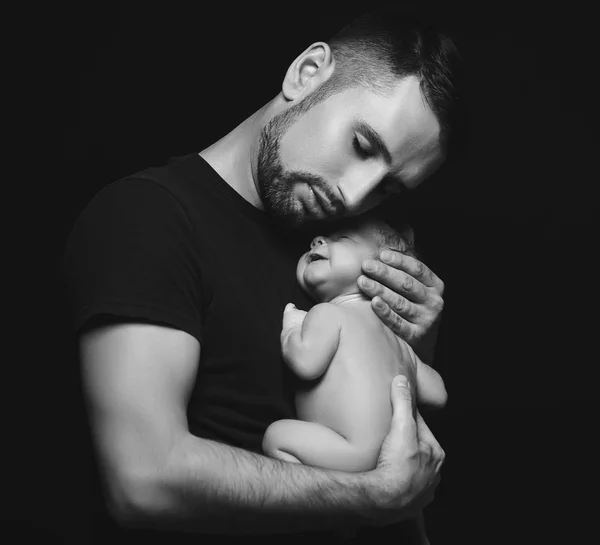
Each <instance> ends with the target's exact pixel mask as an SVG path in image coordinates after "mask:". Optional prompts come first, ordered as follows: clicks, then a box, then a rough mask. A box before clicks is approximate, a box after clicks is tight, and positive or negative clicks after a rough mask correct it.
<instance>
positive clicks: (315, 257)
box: [308, 253, 327, 263]
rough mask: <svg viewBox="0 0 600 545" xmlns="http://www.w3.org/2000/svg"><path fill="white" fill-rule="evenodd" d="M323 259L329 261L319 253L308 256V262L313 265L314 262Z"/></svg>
mask: <svg viewBox="0 0 600 545" xmlns="http://www.w3.org/2000/svg"><path fill="white" fill-rule="evenodd" d="M321 259H325V260H327V258H326V257H325V256H322V255H321V254H317V253H313V254H308V262H309V263H313V262H315V261H319V260H321Z"/></svg>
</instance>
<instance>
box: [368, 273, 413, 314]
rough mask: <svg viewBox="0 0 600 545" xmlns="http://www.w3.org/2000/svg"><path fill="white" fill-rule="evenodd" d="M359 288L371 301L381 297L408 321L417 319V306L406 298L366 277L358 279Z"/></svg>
mask: <svg viewBox="0 0 600 545" xmlns="http://www.w3.org/2000/svg"><path fill="white" fill-rule="evenodd" d="M358 286H359V288H360V289H361V290H362V291H364V292H365V294H366V295H368V296H369V297H370V298H371V299H373V298H374V297H381V299H383V300H384V301H385V303H386V305H388V306H389V307H390V309H391V310H393V311H394V312H395V313H396V314H399V315H400V316H402V317H403V318H406V319H408V320H414V319H416V318H418V315H419V311H418V308H417V306H416V305H415V304H414V303H413V302H411V301H409V300H408V299H407V298H406V297H403V296H402V295H399V294H398V293H395V292H393V291H392V290H391V289H389V288H387V287H386V286H384V285H383V284H380V283H379V282H376V281H375V280H372V279H369V278H367V277H366V276H360V277H359V279H358Z"/></svg>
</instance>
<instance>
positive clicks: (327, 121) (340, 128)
mask: <svg viewBox="0 0 600 545" xmlns="http://www.w3.org/2000/svg"><path fill="white" fill-rule="evenodd" d="M458 63H459V59H458V54H457V51H456V47H455V45H454V43H453V42H452V40H451V39H450V38H449V37H447V36H446V35H445V34H444V33H442V32H440V31H437V30H435V29H434V28H432V27H430V26H427V25H425V24H423V23H421V22H419V21H416V20H414V19H411V18H408V17H405V16H401V15H396V14H393V13H383V12H382V13H378V14H372V15H366V16H363V17H361V18H359V19H357V20H356V21H355V22H354V23H352V24H350V25H349V26H348V27H346V28H344V29H343V30H341V31H340V32H339V33H338V34H336V35H335V36H334V37H333V38H332V39H331V40H330V41H329V42H328V43H324V42H318V43H315V44H313V45H311V46H310V47H309V48H308V49H306V51H304V52H303V53H302V54H301V55H300V56H299V57H298V58H297V59H296V60H295V61H294V62H293V63H292V64H291V65H290V67H289V69H288V71H287V74H286V76H285V79H284V82H283V85H282V92H281V94H280V95H279V96H278V97H277V99H276V101H275V104H276V105H275V108H276V111H277V113H276V114H275V115H274V116H273V117H272V118H271V119H270V120H269V121H268V122H267V123H266V125H265V126H264V127H263V130H262V132H261V137H260V146H259V149H258V160H257V164H256V183H257V187H258V191H259V194H260V197H261V200H262V201H263V203H264V206H265V209H266V210H267V211H268V212H270V213H271V214H272V215H273V216H274V217H276V218H278V219H281V220H283V221H284V222H287V223H289V224H291V225H300V224H303V223H305V222H309V221H314V220H322V219H333V217H336V216H337V217H339V216H343V215H356V214H360V213H362V212H365V211H367V210H369V209H371V208H373V207H375V206H377V205H378V204H379V203H380V202H382V201H383V199H385V197H386V196H387V195H389V194H390V193H398V192H400V193H401V192H404V191H407V190H411V189H414V188H415V187H417V186H418V185H419V184H420V183H421V182H422V181H423V180H425V179H426V178H427V177H429V176H430V175H431V174H433V173H434V172H435V171H436V170H437V169H438V168H439V166H440V165H441V163H442V162H443V161H444V159H445V157H446V155H447V154H448V150H449V148H450V146H451V143H452V137H453V134H452V130H453V122H454V118H455V117H456V113H457V90H458V84H457V81H456V76H457V72H458Z"/></svg>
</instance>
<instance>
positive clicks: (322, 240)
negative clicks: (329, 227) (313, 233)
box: [310, 237, 327, 250]
mask: <svg viewBox="0 0 600 545" xmlns="http://www.w3.org/2000/svg"><path fill="white" fill-rule="evenodd" d="M323 244H327V242H326V240H325V238H324V237H315V238H313V241H312V242H311V243H310V249H311V250H313V249H315V248H316V247H317V246H322V245H323Z"/></svg>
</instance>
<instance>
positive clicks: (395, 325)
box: [371, 296, 416, 342]
mask: <svg viewBox="0 0 600 545" xmlns="http://www.w3.org/2000/svg"><path fill="white" fill-rule="evenodd" d="M371 308H372V309H373V311H374V312H375V314H377V316H378V317H379V319H380V320H381V321H382V322H383V323H384V324H385V325H386V326H387V327H389V328H390V329H391V330H392V331H393V332H394V333H395V334H396V335H397V336H398V337H400V338H401V339H404V340H405V341H406V342H410V341H411V340H412V339H413V337H414V336H415V333H416V331H415V329H416V328H415V326H414V325H413V324H411V323H410V322H407V321H406V320H405V319H404V318H402V317H401V316H399V315H398V314H396V313H395V312H393V311H392V309H390V307H389V305H388V304H387V303H386V302H385V301H384V300H383V299H382V298H381V297H379V296H376V297H375V298H374V299H372V300H371Z"/></svg>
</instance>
